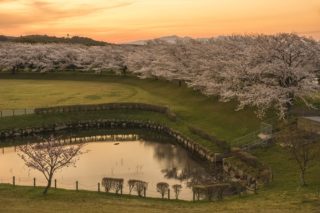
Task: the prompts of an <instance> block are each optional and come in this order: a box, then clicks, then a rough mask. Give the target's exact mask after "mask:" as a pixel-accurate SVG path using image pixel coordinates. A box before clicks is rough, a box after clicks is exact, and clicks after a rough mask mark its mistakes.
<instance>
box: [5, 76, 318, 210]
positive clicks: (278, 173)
mask: <svg viewBox="0 0 320 213" xmlns="http://www.w3.org/2000/svg"><path fill="white" fill-rule="evenodd" d="M2 77H3V76H2ZM6 77H7V78H8V77H11V76H6ZM16 77H19V76H15V78H16ZM0 78H1V75H0ZM22 78H25V77H24V76H22ZM33 78H40V79H43V78H53V79H73V80H75V81H72V82H71V81H54V82H53V81H50V82H48V83H51V84H53V85H55V86H50V87H48V90H47V91H45V90H44V89H43V88H42V89H39V88H38V89H33V91H32V92H30V91H29V92H28V93H27V92H26V88H20V89H19V90H16V91H15V92H14V93H13V94H12V96H10V97H11V98H12V97H13V96H15V97H18V96H20V98H19V100H13V101H9V102H6V104H7V105H8V106H11V107H14V108H16V107H18V108H21V107H34V106H45V105H46V101H48V100H49V101H53V102H50V104H52V103H53V104H57V105H61V104H71V103H98V102H109V101H141V102H148V103H150V102H151V103H156V104H163V105H169V106H170V107H171V108H173V109H174V111H175V112H177V113H178V115H179V117H180V118H181V120H180V121H178V122H177V123H173V122H170V121H169V120H168V119H166V118H164V117H163V116H162V115H160V114H156V113H146V112H144V113H129V112H127V113H123V112H121V113H120V112H116V111H115V112H113V113H108V112H105V113H91V114H86V115H83V114H77V113H75V114H72V115H70V117H67V119H78V118H79V117H80V118H83V119H89V118H101V117H106V118H108V117H114V116H117V117H120V118H121V117H130V118H133V119H135V118H137V119H152V120H153V119H154V120H156V121H159V122H162V123H167V124H169V125H172V126H173V127H175V128H177V129H179V130H183V131H186V130H185V128H186V127H185V125H182V124H185V123H186V122H192V123H193V124H196V125H199V126H201V127H202V128H204V129H206V130H208V131H210V132H211V133H214V134H216V135H217V136H218V137H220V138H223V139H227V140H228V139H232V138H234V137H237V136H239V135H242V134H245V133H246V132H248V131H251V130H253V129H255V128H257V127H258V125H259V121H258V120H257V119H256V118H255V117H254V115H253V113H251V112H250V111H241V112H234V111H233V108H234V105H233V104H232V103H228V104H222V103H218V102H216V101H215V100H213V99H212V98H208V97H204V96H202V95H200V94H199V93H197V92H194V91H192V90H190V89H187V88H179V87H177V86H176V85H173V84H170V83H166V82H162V81H152V80H144V81H141V80H136V79H133V78H115V77H108V76H106V77H103V78H102V79H99V78H97V77H96V76H85V77H84V75H75V76H72V75H50V76H49V75H48V76H40V77H39V76H38V75H34V77H33ZM90 78H91V79H90ZM84 80H88V81H90V82H85V83H84V82H83V81H84ZM92 81H94V82H92ZM4 82H7V83H6V85H5V87H3V86H2V85H3V83H4ZM12 82H16V80H15V81H9V80H0V83H1V88H0V91H1V92H0V100H1V98H2V101H0V103H2V104H3V103H4V102H3V101H4V100H8V99H7V98H10V97H8V96H7V97H6V98H3V97H4V95H3V93H6V92H10V91H12V90H13V89H14V88H16V87H19V86H20V84H18V85H15V86H14V87H11V89H10V84H12V85H14V84H13V83H12ZM23 82H24V83H25V82H26V81H23ZM39 82H45V81H30V82H29V83H28V84H27V85H28V86H27V87H29V86H30V87H35V88H36V87H37V86H38V84H39ZM99 82H101V83H99ZM87 83H89V85H91V84H94V85H93V86H92V90H91V92H89V91H90V90H89V89H88V88H87V87H86V85H87ZM62 84H64V86H62ZM115 84H121V87H120V88H117V90H122V92H120V93H119V94H118V95H119V96H120V97H118V96H114V97H111V98H110V95H109V96H108V95H106V93H107V94H108V91H109V90H108V89H107V88H108V87H109V86H111V85H112V88H115V87H113V86H114V85H115ZM68 85H69V86H71V85H73V86H74V87H75V91H76V90H78V89H79V90H82V92H83V97H78V98H77V99H76V98H74V99H73V98H71V99H70V98H69V99H68V100H67V99H66V100H64V101H62V102H61V101H60V102H59V101H57V100H59V99H63V98H64V97H69V96H70V91H72V89H70V88H69V87H68ZM96 87H98V89H96ZM102 87H105V88H106V90H103V89H101V88H102ZM125 88H126V89H125ZM132 90H134V91H136V92H134V93H133V92H132ZM58 91H60V92H61V91H62V92H63V91H64V92H65V93H64V94H60V95H57V97H56V98H54V97H55V96H54V95H51V96H50V97H48V96H45V94H50V93H49V92H52V93H54V92H56V93H58ZM100 91H104V92H100ZM128 94H131V95H128ZM168 94H170V95H168ZM103 95H106V96H103ZM30 96H33V97H32V98H30V99H29V100H31V99H32V100H34V99H37V100H36V101H35V102H33V101H28V100H27V99H26V97H30ZM86 96H87V98H86ZM93 96H95V97H98V96H99V97H101V96H103V97H102V98H101V99H99V98H92V97H93ZM88 97H91V98H88ZM28 103H29V105H28ZM32 103H37V105H32ZM0 108H5V107H4V106H3V105H2V107H0ZM230 115H232V116H230ZM64 119H66V117H65V115H57V116H51V117H46V118H42V117H41V116H40V117H36V118H35V117H33V116H30V117H29V116H26V117H24V116H22V117H17V118H14V119H12V118H4V119H2V120H1V122H0V128H4V127H14V126H25V125H30V124H32V123H33V124H34V125H35V124H37V123H38V122H39V121H40V122H48V120H51V121H59V120H64ZM199 141H200V140H199ZM200 142H201V141H200ZM206 145H207V144H206ZM254 154H255V155H256V156H258V157H259V158H260V159H261V160H262V161H263V162H265V163H267V164H268V165H270V166H271V168H272V169H273V172H274V181H273V182H272V183H271V184H270V186H268V187H266V188H264V189H262V190H260V191H259V194H258V195H254V196H247V197H244V198H241V199H238V198H228V200H227V201H225V202H222V203H215V204H209V203H201V204H190V203H185V202H178V203H176V202H170V203H167V202H160V201H157V200H149V199H148V200H139V199H138V200H137V199H127V198H124V199H116V198H114V197H108V198H109V199H106V198H105V197H104V195H103V196H102V197H101V195H97V194H95V193H89V192H81V193H74V192H69V191H63V190H62V191H57V192H54V193H53V194H52V195H49V197H48V198H43V197H42V196H41V194H40V192H39V191H34V190H33V189H29V188H24V187H22V188H20V187H17V189H16V190H17V191H12V190H11V188H8V187H7V186H3V185H1V186H0V206H5V208H10V212H11V211H13V209H14V208H16V209H18V210H19V209H20V210H21V209H23V208H24V207H28V209H30V211H31V210H34V211H38V210H39V209H41V210H43V211H47V212H50V211H49V210H50V209H55V208H56V209H59V210H61V209H63V210H70V211H71V212H72V211H77V210H81V211H83V212H86V211H89V210H90V211H93V210H95V209H97V211H98V209H99V210H100V208H105V211H108V210H111V212H115V211H119V212H127V211H128V209H130V210H132V211H133V212H141V211H147V212H159V211H162V212H170V211H173V210H174V209H176V208H177V209H178V210H179V211H181V212H188V211H189V212H192V211H193V212H194V211H197V212H202V211H203V212H208V211H212V210H224V211H225V212H230V211H234V212H239V211H243V212H258V211H262V212H277V211H278V212H295V211H297V212H298V211H301V212H302V211H303V212H316V210H317V209H320V203H319V202H320V200H319V198H316V197H315V193H316V191H317V189H318V187H320V178H319V177H320V164H319V162H317V163H316V164H315V165H313V167H312V169H311V170H310V171H309V173H308V176H307V181H308V182H309V183H310V185H309V186H308V187H306V188H303V189H300V188H299V187H297V186H298V174H297V171H298V170H297V168H296V165H295V163H294V162H293V161H292V160H290V159H289V156H288V154H287V153H286V152H285V151H284V150H283V149H281V148H280V147H278V146H274V147H271V148H268V149H266V150H264V149H261V150H256V151H255V153H254ZM4 195H5V196H4ZM49 198H50V199H49ZM65 198H68V200H66V199H65ZM317 199H318V200H317ZM33 200H34V201H36V202H32V201H33ZM17 201H19V202H17ZM80 202H81V204H80ZM12 203H16V204H15V205H12ZM79 205H80V206H81V209H80V206H79ZM8 210H9V209H8ZM0 211H1V208H0ZM77 212H78V211H77Z"/></svg>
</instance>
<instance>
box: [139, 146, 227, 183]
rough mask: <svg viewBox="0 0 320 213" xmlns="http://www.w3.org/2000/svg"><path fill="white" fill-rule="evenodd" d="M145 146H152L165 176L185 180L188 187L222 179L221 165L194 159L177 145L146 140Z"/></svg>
mask: <svg viewBox="0 0 320 213" xmlns="http://www.w3.org/2000/svg"><path fill="white" fill-rule="evenodd" d="M145 146H152V147H153V148H154V158H155V159H157V160H158V161H159V162H160V163H161V164H162V165H163V167H164V168H165V169H162V170H161V172H162V173H163V174H164V177H165V178H168V179H175V180H179V181H181V182H182V181H187V182H188V186H189V187H191V186H192V185H193V184H204V183H218V182H221V181H223V176H222V170H221V166H212V165H211V166H209V164H208V162H206V161H203V160H199V159H196V158H195V157H194V156H192V155H191V153H188V151H186V150H185V149H183V148H181V147H178V145H173V144H172V143H168V142H162V143H152V142H147V143H145ZM190 159H192V160H190Z"/></svg>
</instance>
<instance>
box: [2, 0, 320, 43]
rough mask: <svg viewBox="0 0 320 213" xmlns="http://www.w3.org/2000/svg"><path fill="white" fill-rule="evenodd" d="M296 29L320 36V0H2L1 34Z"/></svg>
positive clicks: (102, 36) (129, 37)
mask: <svg viewBox="0 0 320 213" xmlns="http://www.w3.org/2000/svg"><path fill="white" fill-rule="evenodd" d="M277 32H295V33H298V34H300V35H306V36H312V37H314V38H316V39H320V0H0V34H4V35H13V36H19V35H27V34H47V35H55V36H66V35H67V34H70V35H71V36H75V35H78V36H88V37H92V38H94V39H98V40H104V41H109V42H118V43H119V42H127V41H133V40H141V39H149V38H155V37H161V36H167V35H178V36H191V37H212V36H217V35H226V34H234V33H241V34H244V33H246V34H252V33H267V34H271V33H277Z"/></svg>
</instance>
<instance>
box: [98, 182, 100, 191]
mask: <svg viewBox="0 0 320 213" xmlns="http://www.w3.org/2000/svg"><path fill="white" fill-rule="evenodd" d="M98 192H100V183H98Z"/></svg>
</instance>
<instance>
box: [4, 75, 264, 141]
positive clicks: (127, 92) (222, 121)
mask: <svg viewBox="0 0 320 213" xmlns="http://www.w3.org/2000/svg"><path fill="white" fill-rule="evenodd" d="M8 78H13V79H8ZM19 78H20V79H19ZM37 78H38V79H39V78H40V79H41V81H39V80H37ZM47 79H52V80H47ZM62 79H63V80H62ZM0 85H1V87H0V110H1V109H12V108H18V109H21V108H35V107H43V106H55V105H68V104H90V103H108V102H145V103H152V104H160V105H166V106H169V107H170V108H171V109H172V110H173V111H174V112H176V113H177V114H178V116H179V117H180V119H181V120H182V121H185V122H186V123H188V124H190V125H196V126H199V127H200V128H203V129H205V130H206V131H208V132H209V133H212V134H214V135H215V136H217V137H218V138H220V139H224V140H228V141H230V140H231V139H234V138H237V137H239V136H242V135H245V134H246V133H249V132H252V131H253V130H256V129H258V128H259V127H260V126H259V125H260V121H259V120H258V119H257V118H256V116H255V114H254V113H252V111H251V110H244V111H239V112H235V105H234V104H233V103H220V102H217V100H215V99H214V98H212V97H206V96H204V95H201V94H200V93H199V92H196V91H193V90H191V89H189V88H186V87H185V86H183V87H178V85H176V84H172V83H169V82H165V81H159V80H139V79H136V78H133V77H127V78H123V77H115V76H96V75H89V74H82V75H79V74H78V75H73V74H47V75H41V74H28V75H27V74H19V75H16V76H12V75H10V74H9V75H5V74H0ZM0 125H1V124H0Z"/></svg>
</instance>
